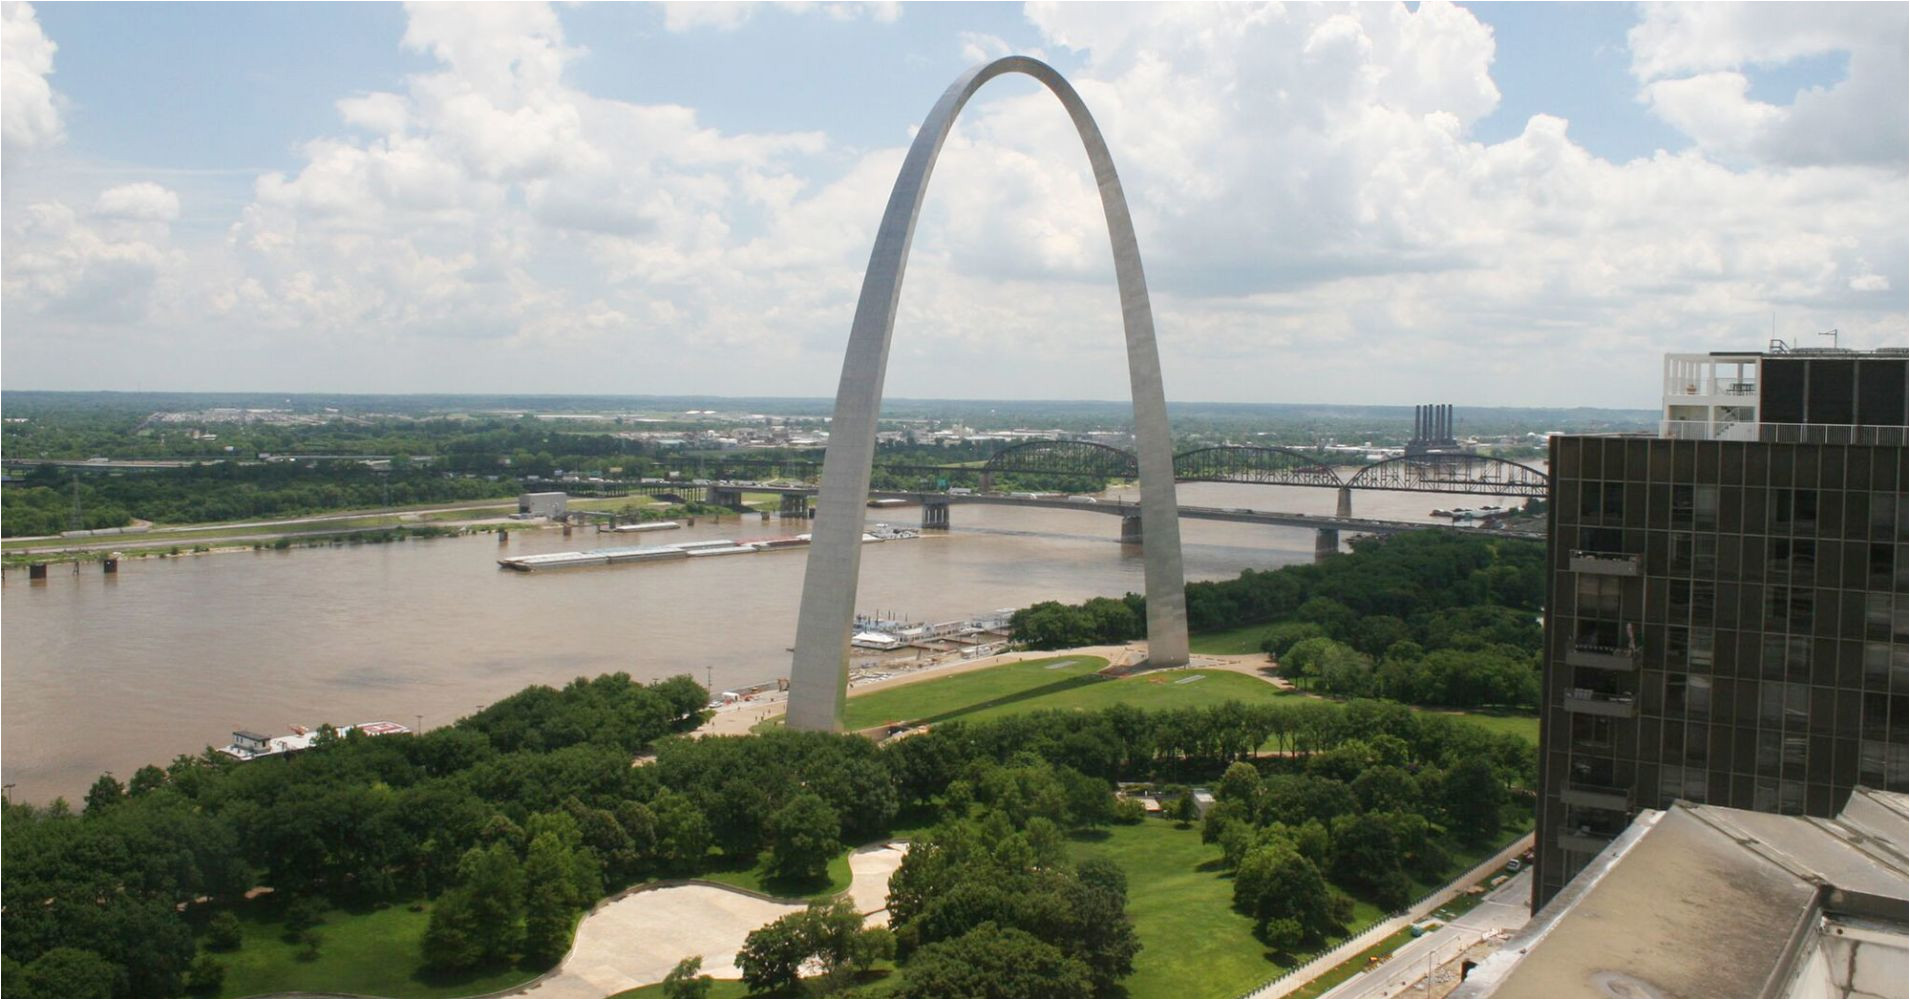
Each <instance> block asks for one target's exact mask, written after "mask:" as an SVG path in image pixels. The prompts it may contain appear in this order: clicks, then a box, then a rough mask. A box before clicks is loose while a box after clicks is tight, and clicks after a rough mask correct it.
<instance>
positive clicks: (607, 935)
mask: <svg viewBox="0 0 1910 1000" xmlns="http://www.w3.org/2000/svg"><path fill="white" fill-rule="evenodd" d="M906 849H907V845H906V844H901V843H894V844H886V843H885V844H872V845H870V846H868V847H863V848H860V849H858V850H856V851H855V852H854V853H852V854H851V855H849V871H850V875H851V879H850V883H849V890H848V895H849V898H850V899H852V900H854V901H855V904H856V909H857V910H859V911H861V912H862V913H863V914H865V915H866V916H867V922H868V923H869V924H871V925H882V924H886V923H887V922H888V911H887V909H886V906H887V899H888V893H889V876H890V875H891V874H893V873H894V872H895V869H896V866H897V865H900V864H901V863H902V855H903V853H904V852H905V851H906ZM802 908H803V904H802V903H801V902H799V901H795V900H778V899H773V898H771V897H767V896H761V895H757V894H755V893H750V892H745V891H743V890H740V889H733V888H730V887H728V886H721V885H717V884H715V883H711V882H690V883H673V884H667V885H659V886H651V887H648V888H641V889H633V890H630V891H628V892H624V893H620V894H618V895H616V896H613V897H611V898H609V899H606V900H604V901H603V902H601V903H599V904H597V906H596V907H594V908H593V909H592V910H591V911H590V912H589V913H587V914H585V915H584V918H583V920H582V921H581V922H580V923H579V924H578V925H577V936H576V938H575V939H574V940H573V942H572V943H571V947H570V954H568V955H565V956H564V960H563V961H562V962H559V963H558V964H557V967H556V968H555V969H552V970H551V971H550V972H548V973H545V974H544V975H542V976H539V977H538V978H537V979H536V980H534V981H532V982H531V983H529V984H527V985H526V986H524V987H523V988H521V989H518V990H515V991H513V992H511V993H509V994H507V995H508V996H511V997H607V996H609V995H611V994H613V993H621V992H623V991H624V990H627V989H631V988H633V987H637V986H643V985H645V984H647V983H654V982H658V981H661V980H662V979H663V977H664V976H665V975H668V974H669V972H670V970H671V969H672V968H674V967H675V966H676V963H678V962H680V961H682V960H683V959H685V958H688V957H690V956H692V955H701V956H703V972H704V974H706V975H711V976H715V977H717V978H718V979H735V978H737V977H739V976H740V975H741V974H742V973H741V972H739V971H738V970H737V968H736V953H737V951H739V950H740V949H741V948H742V947H743V939H744V938H745V937H747V936H748V935H749V932H750V931H753V930H755V929H756V928H758V927H761V926H763V925H764V924H767V923H769V922H770V921H772V920H775V919H776V918H777V917H780V916H782V915H784V914H786V913H795V912H797V911H799V910H801V909H802Z"/></svg>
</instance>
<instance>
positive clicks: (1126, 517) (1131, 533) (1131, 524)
mask: <svg viewBox="0 0 1910 1000" xmlns="http://www.w3.org/2000/svg"><path fill="white" fill-rule="evenodd" d="M1121 544H1122V545H1139V544H1141V516H1140V515H1139V514H1123V515H1121Z"/></svg>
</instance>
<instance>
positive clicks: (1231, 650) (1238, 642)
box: [1187, 625, 1273, 656]
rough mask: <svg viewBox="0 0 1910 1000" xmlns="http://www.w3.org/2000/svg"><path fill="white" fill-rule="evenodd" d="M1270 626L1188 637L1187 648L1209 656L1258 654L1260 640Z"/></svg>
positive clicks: (1245, 627) (1247, 626)
mask: <svg viewBox="0 0 1910 1000" xmlns="http://www.w3.org/2000/svg"><path fill="white" fill-rule="evenodd" d="M1271 628H1273V626H1272V625H1246V626H1242V627H1240V628H1230V629H1227V630H1225V631H1222V632H1203V633H1201V634H1200V635H1195V636H1189V637H1188V640H1187V648H1188V649H1189V650H1191V651H1193V652H1196V653H1206V654H1207V655H1209V656H1241V655H1245V654H1247V653H1258V652H1260V640H1261V638H1262V637H1263V636H1265V635H1266V634H1267V631H1268V630H1269V629H1271Z"/></svg>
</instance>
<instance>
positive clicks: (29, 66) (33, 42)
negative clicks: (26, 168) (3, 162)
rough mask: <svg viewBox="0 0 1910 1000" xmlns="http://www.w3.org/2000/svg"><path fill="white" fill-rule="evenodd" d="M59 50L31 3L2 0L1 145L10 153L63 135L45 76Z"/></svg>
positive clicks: (49, 71)
mask: <svg viewBox="0 0 1910 1000" xmlns="http://www.w3.org/2000/svg"><path fill="white" fill-rule="evenodd" d="M58 49H59V46H57V45H54V44H53V41H52V39H49V38H47V37H46V32H44V31H42V30H40V20H39V18H38V17H36V16H35V15H34V13H33V7H32V5H30V4H25V3H13V2H9V3H0V145H4V148H5V151H6V152H7V153H10V154H18V153H23V152H26V151H28V150H33V149H38V148H40V147H43V146H49V145H52V144H53V143H56V142H58V141H60V139H61V137H62V135H63V134H64V131H65V129H64V126H63V125H62V124H61V121H60V109H59V103H58V100H57V98H56V96H55V94H54V92H53V87H52V85H51V84H49V83H48V82H47V79H46V78H47V77H48V76H49V75H51V74H52V72H53V53H54V52H56V51H57V50H58Z"/></svg>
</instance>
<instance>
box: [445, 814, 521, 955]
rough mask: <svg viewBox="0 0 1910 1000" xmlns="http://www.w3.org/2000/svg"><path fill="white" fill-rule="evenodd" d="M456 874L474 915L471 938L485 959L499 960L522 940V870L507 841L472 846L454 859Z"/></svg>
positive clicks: (514, 950) (515, 948)
mask: <svg viewBox="0 0 1910 1000" xmlns="http://www.w3.org/2000/svg"><path fill="white" fill-rule="evenodd" d="M458 877H459V881H460V882H461V883H462V887H463V888H464V889H466V890H468V891H469V896H468V897H467V899H468V900H469V903H470V908H471V911H472V914H473V915H474V917H475V928H476V934H475V941H476V943H477V946H478V950H479V952H480V953H481V954H482V955H483V957H484V958H485V959H486V960H488V961H493V962H503V961H507V960H509V959H510V957H511V956H512V955H513V954H514V953H516V951H517V950H518V948H519V947H520V945H521V944H522V943H523V940H524V937H523V935H524V929H523V926H522V924H521V922H520V921H521V920H522V918H523V915H524V870H523V866H522V865H520V864H519V863H518V860H517V853H516V852H515V851H512V850H511V847H510V845H509V844H505V843H501V842H500V843H494V844H492V845H491V846H489V847H473V848H472V849H471V850H469V851H467V852H465V855H464V860H463V861H461V862H459V863H458Z"/></svg>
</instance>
